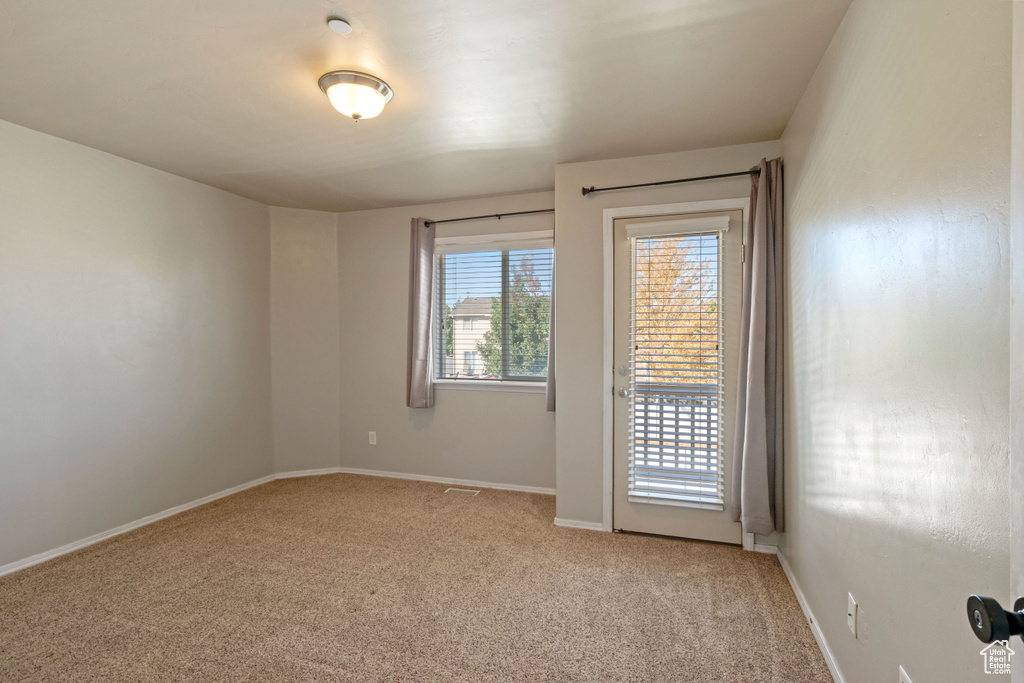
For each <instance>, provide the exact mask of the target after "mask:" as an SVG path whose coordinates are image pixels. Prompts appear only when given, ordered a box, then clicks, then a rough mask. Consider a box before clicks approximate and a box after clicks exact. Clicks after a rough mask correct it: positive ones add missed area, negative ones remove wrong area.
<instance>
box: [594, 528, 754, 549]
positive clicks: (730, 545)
mask: <svg viewBox="0 0 1024 683" xmlns="http://www.w3.org/2000/svg"><path fill="white" fill-rule="evenodd" d="M612 533H615V534H629V535H630V536H650V537H651V538H667V539H669V540H672V541H689V542H690V543H707V544H708V545H723V546H725V547H726V548H739V549H740V550H742V549H743V543H726V542H725V541H709V540H707V539H704V538H687V537H685V536H669V535H667V534H649V533H646V532H644V531H630V530H628V529H612Z"/></svg>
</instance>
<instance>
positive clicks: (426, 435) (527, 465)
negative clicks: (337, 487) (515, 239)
mask: <svg viewBox="0 0 1024 683" xmlns="http://www.w3.org/2000/svg"><path fill="white" fill-rule="evenodd" d="M553 200H554V197H553V194H552V193H551V192H539V193H532V194H525V195H508V196H504V197H492V198H487V199H476V200H468V201H460V202H446V203H443V204H431V205H425V206H411V207H403V208H397V209H379V210H373V211H357V212H352V213H342V214H339V215H338V292H339V310H340V317H339V319H340V321H341V323H340V368H341V371H340V376H341V404H340V405H341V409H340V430H341V442H340V443H341V465H342V467H354V468H360V469H371V470H385V471H388V472H398V473H406V474H418V475H427V476H435V477H447V478H454V479H468V480H473V481H484V482H493V483H499V484H512V485H518V486H530V487H542V488H553V487H554V485H555V458H554V452H555V418H554V415H552V414H551V413H548V412H545V410H544V394H542V393H509V392H496V391H486V392H485V391H466V390H455V389H445V388H440V387H439V388H438V389H437V390H436V394H435V396H436V400H435V406H434V407H433V408H432V409H427V410H411V409H409V408H406V407H405V391H406V339H407V329H408V328H407V322H408V310H409V222H410V220H411V219H412V218H413V217H416V216H422V217H424V218H430V219H434V220H442V219H445V218H460V217H464V216H476V215H483V214H493V213H500V212H509V211H526V210H531V209H547V208H552V206H553V203H552V202H553ZM552 222H553V221H552V217H551V216H550V215H540V216H530V217H521V218H515V219H508V220H501V221H497V220H489V221H472V222H466V223H451V224H446V225H439V226H438V228H437V235H438V236H439V237H449V236H456V235H472V234H482V233H503V232H518V231H532V230H550V229H551V226H552ZM370 431H376V432H377V445H376V446H370V445H369V444H368V432H370Z"/></svg>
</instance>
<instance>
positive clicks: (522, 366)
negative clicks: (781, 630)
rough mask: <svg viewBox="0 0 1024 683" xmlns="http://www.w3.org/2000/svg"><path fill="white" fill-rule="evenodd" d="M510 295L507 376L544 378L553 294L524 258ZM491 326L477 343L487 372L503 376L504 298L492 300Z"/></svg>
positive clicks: (530, 263) (517, 268)
mask: <svg viewBox="0 0 1024 683" xmlns="http://www.w3.org/2000/svg"><path fill="white" fill-rule="evenodd" d="M511 275H512V281H511V282H510V283H509V293H508V294H509V296H508V304H509V306H508V309H509V310H508V325H509V333H508V342H509V344H508V346H509V348H508V375H509V376H518V377H543V376H545V375H546V374H547V369H548V333H549V327H550V318H551V295H550V293H549V292H547V291H545V290H544V287H543V286H542V283H541V281H540V279H539V278H538V277H537V275H536V273H535V272H534V267H533V262H532V261H531V260H530V259H528V258H525V259H523V260H522V261H520V262H519V263H518V264H516V265H515V266H513V268H512V273H511ZM491 311H492V312H491V327H490V329H488V330H487V332H486V334H484V338H483V340H481V341H480V342H478V343H477V345H476V350H477V351H478V352H479V353H480V357H481V359H482V360H483V363H484V373H485V374H487V375H493V376H495V377H501V376H502V358H501V355H502V354H501V352H502V347H501V337H502V335H501V323H502V315H501V297H493V298H492V299H491Z"/></svg>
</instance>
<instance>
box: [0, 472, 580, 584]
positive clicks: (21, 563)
mask: <svg viewBox="0 0 1024 683" xmlns="http://www.w3.org/2000/svg"><path fill="white" fill-rule="evenodd" d="M323 474H364V475H367V476H371V477H394V478H397V479H414V480H416V481H429V482H434V483H438V484H455V485H456V486H474V487H477V488H488V489H504V490H508V491H524V492H526V493H544V494H547V495H552V496H553V495H554V494H555V490H554V489H549V488H541V487H537V486H515V485H513V484H495V483H493V482H485V481H470V480H468V479H448V478H445V477H430V476H426V475H421V474H403V473H399V472H384V471H378V470H360V469H353V468H349V467H326V468H323V469H318V470H298V471H294V472H280V473H278V474H271V475H268V476H266V477H260V478H259V479H254V480H253V481H250V482H248V483H245V484H239V485H238V486H233V487H231V488H229V489H225V490H223V491H220V492H218V493H214V494H211V495H209V496H206V497H204V498H200V499H198V500H193V501H192V502H190V503H184V504H182V505H177V506H175V507H172V508H168V509H167V510H164V511H163V512H158V513H156V514H154V515H149V516H148V517H143V518H142V519H137V520H135V521H134V522H128V523H127V524H122V525H121V526H119V527H115V528H113V529H110V530H108V531H103V532H101V533H98V534H93V535H92V536H89V537H88V538H83V539H81V540H79V541H75V542H73V543H68V544H67V545H62V546H61V547H59V548H55V549H53V550H47V551H46V552H43V553H39V554H38V555H32V556H31V557H26V558H25V559H23V560H15V561H14V562H10V563H8V564H5V565H2V566H0V576H3V575H4V574H11V573H13V572H16V571H19V570H21V569H27V568H29V567H31V566H33V565H37V564H40V563H42V562H46V561H47V560H52V559H54V558H55V557H60V556H61V555H67V554H68V553H70V552H74V551H76V550H80V549H82V548H85V547H87V546H90V545H93V544H94V543H99V542H100V541H105V540H106V539H108V538H112V537H114V536H119V535H120V534H123V533H126V532H128V531H131V530H133V529H138V528H139V527H142V526H146V525H147V524H152V523H153V522H156V521H159V520H161V519H164V518H165V517H170V516H172V515H176V514H178V513H179V512H184V511H185V510H190V509H192V508H194V507H199V506H200V505H205V504H206V503H212V502H213V501H215V500H217V499H218V498H224V497H225V496H230V495H232V494H235V493H239V492H240V491H244V490H245V489H249V488H252V487H253V486H259V485H260V484H266V483H267V482H271V481H274V480H275V479H293V478H296V477H316V476H320V475H323ZM583 528H589V527H583Z"/></svg>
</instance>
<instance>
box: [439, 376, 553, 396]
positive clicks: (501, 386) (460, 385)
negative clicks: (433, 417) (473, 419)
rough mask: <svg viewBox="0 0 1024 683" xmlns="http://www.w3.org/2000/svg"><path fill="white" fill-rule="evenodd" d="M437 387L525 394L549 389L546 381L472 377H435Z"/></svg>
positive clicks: (538, 392) (541, 392)
mask: <svg viewBox="0 0 1024 683" xmlns="http://www.w3.org/2000/svg"><path fill="white" fill-rule="evenodd" d="M434 388H435V389H444V390H446V391H447V390H448V389H455V390H458V391H507V392H513V393H524V394H543V393H544V392H545V391H547V384H546V383H545V382H488V381H481V380H472V379H435V380H434Z"/></svg>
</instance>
